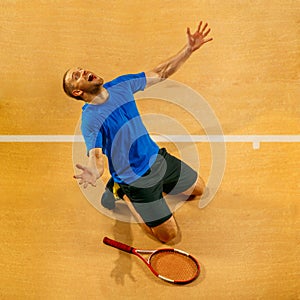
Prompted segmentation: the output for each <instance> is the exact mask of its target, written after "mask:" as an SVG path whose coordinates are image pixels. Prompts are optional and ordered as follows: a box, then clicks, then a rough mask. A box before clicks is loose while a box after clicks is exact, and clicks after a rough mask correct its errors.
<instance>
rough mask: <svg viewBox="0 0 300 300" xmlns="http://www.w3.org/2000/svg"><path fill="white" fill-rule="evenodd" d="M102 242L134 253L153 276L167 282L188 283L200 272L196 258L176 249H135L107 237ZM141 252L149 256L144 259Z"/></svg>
mask: <svg viewBox="0 0 300 300" xmlns="http://www.w3.org/2000/svg"><path fill="white" fill-rule="evenodd" d="M103 243H104V244H106V245H109V246H112V247H115V248H117V249H119V250H122V251H124V252H127V253H130V254H134V255H136V256H137V257H139V258H140V259H141V260H142V261H143V262H144V263H145V264H146V265H147V266H148V268H149V269H150V270H151V271H152V273H153V274H154V275H155V276H157V277H159V278H160V279H163V280H165V281H167V282H169V283H176V284H186V283H190V282H192V281H193V280H195V279H196V278H197V277H198V276H199V274H200V266H199V263H198V262H197V260H196V259H195V258H194V257H193V256H191V255H190V254H188V253H186V252H184V251H181V250H178V249H172V248H164V249H157V250H141V249H135V248H133V247H131V246H128V245H126V244H122V243H120V242H117V241H115V240H112V239H110V238H108V237H105V238H104V239H103ZM141 254H150V256H149V258H148V259H145V258H144V257H143V256H142V255H141Z"/></svg>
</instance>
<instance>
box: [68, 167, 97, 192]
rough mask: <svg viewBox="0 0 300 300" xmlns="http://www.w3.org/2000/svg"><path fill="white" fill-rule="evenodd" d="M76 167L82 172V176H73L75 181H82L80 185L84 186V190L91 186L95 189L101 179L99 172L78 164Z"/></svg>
mask: <svg viewBox="0 0 300 300" xmlns="http://www.w3.org/2000/svg"><path fill="white" fill-rule="evenodd" d="M76 167H77V168H78V169H80V170H82V173H81V174H79V175H74V176H73V177H74V178H75V179H80V180H79V184H80V185H82V184H83V187H84V188H87V187H88V185H89V184H90V185H92V186H94V187H95V186H96V181H97V179H98V178H100V173H99V171H98V170H97V169H92V168H90V167H85V166H82V165H80V164H77V165H76Z"/></svg>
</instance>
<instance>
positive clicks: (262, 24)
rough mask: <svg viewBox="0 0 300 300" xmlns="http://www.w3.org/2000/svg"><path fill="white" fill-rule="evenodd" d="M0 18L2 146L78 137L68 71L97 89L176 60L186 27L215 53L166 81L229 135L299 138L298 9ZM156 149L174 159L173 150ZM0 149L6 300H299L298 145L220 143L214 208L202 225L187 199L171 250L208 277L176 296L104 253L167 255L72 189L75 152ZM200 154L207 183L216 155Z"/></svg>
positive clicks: (21, 9)
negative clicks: (112, 242) (129, 248)
mask: <svg viewBox="0 0 300 300" xmlns="http://www.w3.org/2000/svg"><path fill="white" fill-rule="evenodd" d="M0 8H1V19H0V33H1V39H0V58H1V66H2V68H1V72H0V87H1V88H0V128H1V131H0V135H7V136H13V135H72V134H74V132H75V128H76V126H77V122H78V120H79V117H80V111H81V106H82V103H79V102H76V101H72V100H70V99H68V98H67V97H66V96H65V95H64V94H63V91H62V88H61V85H62V84H61V81H62V76H63V74H64V72H65V71H66V70H67V69H68V68H70V67H73V66H82V67H85V68H88V69H91V70H93V71H95V72H97V73H99V74H101V75H103V77H104V78H105V80H110V79H112V78H114V77H115V76H118V75H121V74H124V73H134V72H140V71H144V70H148V69H151V68H152V67H154V66H156V65H157V64H158V63H159V62H161V61H163V60H164V59H166V58H168V57H169V56H171V55H173V54H175V53H176V52H177V51H178V50H179V49H180V48H181V47H182V46H183V44H184V43H185V30H186V27H187V26H190V27H191V28H194V27H196V26H197V22H198V20H199V19H200V18H201V19H203V20H207V21H208V22H209V25H210V27H211V28H212V36H213V37H214V41H213V42H212V43H211V44H209V45H206V46H205V47H203V49H202V50H200V51H199V52H198V53H195V54H194V55H193V56H192V57H191V58H190V60H189V61H187V63H186V64H185V65H184V66H183V67H182V69H181V70H180V71H178V73H177V74H175V75H174V76H173V77H172V79H174V80H176V81H178V82H181V83H183V84H186V85H188V86H189V87H191V88H192V89H193V90H195V91H197V92H198V93H200V94H201V95H202V96H203V97H204V98H205V99H206V100H207V101H208V102H209V103H210V105H211V107H212V109H213V111H214V112H215V114H216V116H217V118H218V120H219V122H220V124H221V126H222V129H223V132H224V135H241V136H247V135H283V136H288V135H299V132H300V125H299V117H300V111H299V96H300V93H299V54H300V53H299V52H300V51H299V49H300V48H299V47H300V42H299V22H300V19H299V10H300V5H299V3H298V2H297V1H289V0H288V1H285V2H284V3H283V2H282V1H232V0H230V1H226V2H222V1H158V0H155V1H150V2H142V1H111V2H107V1H85V2H83V1H54V0H53V1H30V2H28V1H8V0H7V1H5V0H4V1H1V3H0ZM138 105H139V109H140V111H141V113H142V114H143V115H146V114H150V113H153V114H155V113H156V114H159V115H161V116H162V115H163V116H166V115H167V116H171V117H172V118H174V119H175V120H177V121H178V123H180V124H182V125H183V126H184V127H185V128H186V129H187V131H188V133H190V134H192V135H197V134H200V135H202V134H204V133H205V132H204V131H203V128H201V126H200V125H199V124H198V123H197V122H195V120H194V119H193V118H192V117H191V115H190V114H189V113H188V112H184V111H181V109H180V108H178V107H176V105H172V104H170V105H165V104H164V102H162V101H159V100H157V99H156V100H154V99H146V100H145V101H139V104H138ZM197 109H198V108H197V105H196V106H195V109H194V112H196V114H197ZM173 131H174V128H173ZM173 131H172V129H170V128H162V132H159V133H161V134H164V133H166V134H176V132H175V133H174V132H173ZM175 131H176V130H175ZM155 133H156V134H157V132H155ZM159 145H160V146H164V147H167V148H168V149H169V150H170V152H172V153H175V154H176V155H177V154H178V153H177V150H176V147H175V145H174V144H172V143H160V144H159ZM181 145H183V146H182V147H183V148H184V149H185V150H188V149H189V147H191V145H190V144H184V143H182V144H181ZM0 147H1V148H0V155H1V156H0V157H1V168H0V178H1V180H0V186H1V201H0V205H1V210H0V214H1V216H0V241H1V248H0V298H1V299H193V300H194V299H195V300H196V299H299V291H300V281H299V278H300V267H299V266H300V249H299V241H300V237H299V230H300V222H299V218H300V211H299V198H300V193H299V168H300V164H299V158H300V150H299V143H295V142H294V143H283V142H278V143H261V144H260V148H259V149H257V150H254V149H253V147H252V144H251V143H244V142H240V143H226V170H225V174H224V177H223V180H222V183H221V186H220V188H219V190H218V192H217V194H216V196H215V197H214V199H213V201H212V202H211V203H210V204H209V205H208V206H207V207H206V208H204V209H200V208H199V199H196V200H194V201H192V202H189V203H185V204H184V205H183V206H182V207H180V208H179V209H178V210H176V212H175V217H176V220H177V222H178V224H179V227H180V235H179V237H178V238H177V239H176V240H175V241H174V242H172V243H170V244H169V245H170V246H172V247H176V248H178V249H183V250H185V251H188V252H190V253H192V254H194V255H195V256H196V257H197V258H198V259H199V261H200V263H201V266H202V269H203V271H202V273H201V276H200V278H199V279H198V280H197V281H195V282H194V283H192V284H190V285H187V286H179V287H178V286H173V285H170V284H167V283H164V282H162V281H160V280H159V279H156V278H155V277H154V276H153V275H152V274H151V273H150V272H149V271H148V270H147V269H146V268H145V267H144V265H143V264H142V262H140V261H139V260H137V259H136V258H135V257H131V256H130V255H127V254H126V253H120V252H119V251H118V250H115V249H112V248H109V247H107V246H105V245H103V244H102V242H101V241H102V238H103V237H104V236H106V235H107V236H109V237H112V238H115V239H117V240H120V241H122V242H124V243H129V244H132V245H134V246H136V247H146V248H157V247H161V246H162V245H161V244H160V243H159V242H157V241H154V240H153V239H151V238H149V237H148V236H146V235H145V234H144V233H143V232H142V230H141V229H140V227H139V226H138V225H137V224H136V223H128V222H122V221H119V220H116V219H115V218H112V217H109V216H107V215H105V214H103V213H101V212H99V211H98V210H97V209H95V207H93V205H91V203H89V201H87V199H86V198H85V196H84V195H83V193H82V192H81V190H80V189H79V187H78V185H77V183H76V182H75V181H74V180H73V178H72V176H73V164H74V162H73V157H72V151H73V144H72V143H70V142H61V143H14V142H5V143H4V142H3V143H0ZM195 147H196V149H197V151H196V152H197V154H198V155H199V156H200V157H201V167H200V172H201V174H202V175H203V177H204V179H205V180H207V178H208V177H209V174H210V166H211V161H212V157H211V151H210V145H209V144H208V143H196V144H195ZM193 155H195V153H194V152H193V151H191V157H193ZM107 178H108V174H107V173H105V175H104V179H105V180H106V179H107ZM99 198H100V195H99ZM120 205H121V206H120V207H121V208H120V209H121V210H122V211H124V212H125V213H128V211H126V207H124V205H122V204H120Z"/></svg>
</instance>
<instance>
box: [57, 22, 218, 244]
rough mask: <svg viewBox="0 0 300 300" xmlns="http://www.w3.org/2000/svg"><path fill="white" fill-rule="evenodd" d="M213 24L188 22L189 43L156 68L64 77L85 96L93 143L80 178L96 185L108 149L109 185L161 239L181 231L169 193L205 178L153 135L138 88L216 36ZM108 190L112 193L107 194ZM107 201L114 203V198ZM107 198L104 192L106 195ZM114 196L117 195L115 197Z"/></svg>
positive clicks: (196, 187) (77, 71)
mask: <svg viewBox="0 0 300 300" xmlns="http://www.w3.org/2000/svg"><path fill="white" fill-rule="evenodd" d="M209 32H210V29H209V28H208V24H207V23H206V24H203V23H202V21H201V22H200V24H199V26H198V28H197V30H196V31H195V33H193V34H192V33H191V32H190V29H189V28H187V43H186V45H185V46H184V47H183V49H182V50H180V51H179V52H178V53H177V54H176V55H175V56H173V57H171V58H169V59H167V60H166V61H165V62H163V63H161V64H159V65H158V66H157V67H155V68H154V69H152V70H150V71H148V72H141V73H138V74H127V75H122V76H119V77H117V78H115V79H114V80H112V81H110V82H106V83H104V80H103V79H102V78H101V77H99V76H98V75H96V74H94V73H93V72H90V71H88V70H84V69H82V68H72V69H70V70H68V71H67V72H66V73H65V75H64V78H63V88H64V91H65V93H66V94H67V95H68V96H70V97H72V98H75V99H77V100H82V101H84V102H85V104H84V105H83V108H82V125H81V131H82V134H83V137H84V140H85V143H86V147H87V155H88V163H87V166H82V165H79V164H77V165H76V167H77V168H78V169H80V170H81V173H80V174H78V175H75V176H74V178H75V179H78V180H79V184H82V185H83V187H84V188H86V187H87V186H88V185H92V186H96V181H97V179H99V178H100V177H101V176H102V174H103V172H104V163H103V155H106V156H107V158H108V163H109V171H110V174H111V176H112V178H111V179H110V181H109V183H108V185H107V189H108V191H113V187H114V185H115V187H116V186H117V188H119V190H118V191H117V192H118V194H119V195H121V197H122V198H123V199H124V200H125V201H126V203H127V204H128V206H129V208H130V209H131V211H132V213H133V214H134V216H135V217H136V218H137V219H138V220H139V221H140V222H141V225H142V227H143V228H144V229H145V230H146V231H147V232H148V233H149V234H151V235H153V236H154V237H156V238H157V239H158V240H160V241H161V242H164V243H166V242H168V241H170V240H172V239H173V238H174V237H175V236H176V235H177V232H178V228H177V224H176V221H175V218H174V216H173V214H172V212H171V211H170V209H169V207H168V205H167V204H166V201H165V199H164V197H163V195H164V194H184V195H187V196H190V195H194V196H201V195H202V194H203V192H204V189H205V184H204V181H203V179H202V178H201V177H200V176H199V175H198V174H197V172H196V171H195V170H193V169H192V168H191V167H189V166H188V165H187V164H185V163H184V162H183V161H181V160H179V159H177V158H176V157H174V156H172V155H171V154H169V153H168V151H167V150H166V149H165V148H162V149H159V147H158V145H157V144H156V143H155V142H154V141H153V140H152V139H151V137H150V136H149V133H148V132H147V129H146V128H145V126H144V124H143V122H142V119H141V117H140V114H139V112H138V109H137V106H136V103H135V100H134V93H136V92H138V91H142V90H144V89H145V88H148V87H150V86H152V85H154V84H156V83H159V82H161V81H163V80H165V79H166V78H168V77H169V76H171V75H172V74H174V73H175V72H176V71H177V70H178V69H179V68H180V67H181V66H182V64H183V63H184V62H185V61H186V60H187V59H188V58H189V57H190V56H191V54H192V53H193V52H195V51H196V50H198V49H199V48H200V47H201V46H202V45H204V44H205V43H207V42H210V41H211V40H212V38H208V34H209ZM106 196H107V194H106ZM107 199H109V197H106V205H105V201H102V204H104V206H106V207H107V208H113V207H114V203H112V204H111V205H110V204H107ZM102 200H103V198H102ZM113 201H114V199H113Z"/></svg>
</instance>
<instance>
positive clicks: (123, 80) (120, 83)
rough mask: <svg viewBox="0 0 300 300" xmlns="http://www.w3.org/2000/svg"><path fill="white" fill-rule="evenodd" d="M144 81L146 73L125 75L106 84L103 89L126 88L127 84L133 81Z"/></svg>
mask: <svg viewBox="0 0 300 300" xmlns="http://www.w3.org/2000/svg"><path fill="white" fill-rule="evenodd" d="M139 78H141V79H143V78H145V72H140V73H136V74H124V75H120V76H118V77H116V78H115V79H113V80H111V81H108V82H106V83H105V84H104V85H103V87H104V88H111V87H113V86H124V85H126V84H130V81H131V80H136V79H139Z"/></svg>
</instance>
